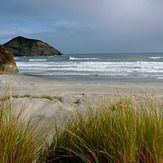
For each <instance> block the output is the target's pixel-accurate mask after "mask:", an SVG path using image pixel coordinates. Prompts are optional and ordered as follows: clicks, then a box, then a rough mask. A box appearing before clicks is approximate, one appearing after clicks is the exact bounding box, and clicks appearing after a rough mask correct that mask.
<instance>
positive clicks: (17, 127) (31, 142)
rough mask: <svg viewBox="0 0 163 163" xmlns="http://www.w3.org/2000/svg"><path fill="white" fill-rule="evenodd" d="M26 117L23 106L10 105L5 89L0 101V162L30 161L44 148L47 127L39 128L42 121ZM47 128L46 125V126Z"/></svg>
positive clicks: (10, 100)
mask: <svg viewBox="0 0 163 163" xmlns="http://www.w3.org/2000/svg"><path fill="white" fill-rule="evenodd" d="M32 120H33V119H32V117H31V118H30V119H26V118H25V115H24V114H23V108H22V109H21V110H19V111H18V109H16V108H13V106H12V96H11V95H10V93H9V91H7V92H6V93H5V95H4V97H2V98H1V102H0V162H1V163H19V162H21V163H31V162H33V161H35V160H37V158H38V155H39V153H40V151H41V150H43V149H44V147H45V144H46V139H47V136H48V129H47V130H41V127H42V122H41V120H39V122H38V123H37V125H35V124H34V123H32ZM47 128H48V127H47Z"/></svg>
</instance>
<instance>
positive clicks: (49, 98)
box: [0, 94, 63, 102]
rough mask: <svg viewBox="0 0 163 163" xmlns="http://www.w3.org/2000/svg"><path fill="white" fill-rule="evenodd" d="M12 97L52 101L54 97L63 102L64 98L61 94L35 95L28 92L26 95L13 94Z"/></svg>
mask: <svg viewBox="0 0 163 163" xmlns="http://www.w3.org/2000/svg"><path fill="white" fill-rule="evenodd" d="M12 97H13V98H25V97H27V98H45V99H48V100H50V101H52V100H53V99H57V100H58V101H60V102H63V98H62V97H60V96H47V95H42V96H34V95H30V94H26V95H13V96H12ZM0 100H1V99H0Z"/></svg>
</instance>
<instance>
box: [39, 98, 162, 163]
mask: <svg viewBox="0 0 163 163" xmlns="http://www.w3.org/2000/svg"><path fill="white" fill-rule="evenodd" d="M56 131H57V132H56V135H54V138H53V142H52V143H51V144H50V145H49V146H48V147H47V148H46V150H44V151H43V152H42V153H41V155H40V157H39V160H38V162H41V163H42V162H48V163H52V162H55V163H61V162H63V163H64V162H65V163H79V162H80V163H82V162H83V163H162V162H163V106H162V105H156V102H155V101H154V100H152V99H151V98H150V99H148V98H146V99H144V100H141V99H138V100H136V99H135V100H132V99H129V98H122V99H120V100H119V101H118V102H115V103H114V102H113V103H110V104H108V105H107V106H103V107H100V108H98V107H97V108H96V109H95V108H94V109H89V110H88V112H86V114H81V113H79V112H76V113H75V115H74V117H73V118H72V119H71V120H70V121H69V122H68V123H66V124H64V125H63V126H57V127H56Z"/></svg>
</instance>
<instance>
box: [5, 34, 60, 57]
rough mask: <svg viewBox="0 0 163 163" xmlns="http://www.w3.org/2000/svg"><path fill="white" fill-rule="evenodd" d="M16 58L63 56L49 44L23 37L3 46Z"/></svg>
mask: <svg viewBox="0 0 163 163" xmlns="http://www.w3.org/2000/svg"><path fill="white" fill-rule="evenodd" d="M3 46H4V47H5V48H6V49H7V50H8V51H10V52H11V53H12V54H13V55H14V56H53V55H62V53H61V52H60V51H58V50H57V49H55V48H53V47H52V46H50V45H48V44H47V43H45V42H43V41H40V40H36V39H29V38H25V37H22V36H18V37H15V38H13V39H11V40H10V41H8V42H6V43H5V44H3Z"/></svg>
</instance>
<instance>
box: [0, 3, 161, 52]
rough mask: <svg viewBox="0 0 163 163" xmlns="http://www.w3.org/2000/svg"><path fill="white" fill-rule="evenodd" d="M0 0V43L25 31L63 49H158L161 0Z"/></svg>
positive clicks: (71, 50)
mask: <svg viewBox="0 0 163 163" xmlns="http://www.w3.org/2000/svg"><path fill="white" fill-rule="evenodd" d="M0 2H1V4H2V5H0V44H3V43H5V42H7V41H9V40H10V39H12V38H13V37H16V36H24V37H28V38H33V39H40V40H42V41H44V42H47V43H48V44H50V45H52V46H53V47H55V48H57V49H58V50H60V51H61V52H62V53H65V54H70V53H71V54H76V53H138V52H163V1H162V0H0Z"/></svg>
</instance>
